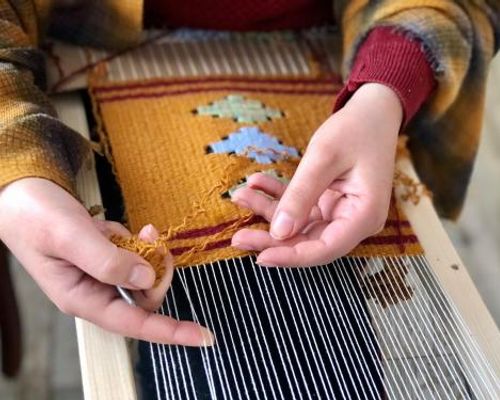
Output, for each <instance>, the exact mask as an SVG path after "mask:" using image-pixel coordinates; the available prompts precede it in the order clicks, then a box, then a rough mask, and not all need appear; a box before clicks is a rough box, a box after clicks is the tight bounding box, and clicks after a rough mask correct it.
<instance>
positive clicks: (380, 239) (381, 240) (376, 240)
mask: <svg viewBox="0 0 500 400" xmlns="http://www.w3.org/2000/svg"><path fill="white" fill-rule="evenodd" d="M413 243H418V238H417V237H416V236H415V235H401V236H398V235H388V236H372V237H369V238H367V239H365V240H363V241H362V242H361V245H371V244H373V245H388V244H394V245H399V244H413Z"/></svg>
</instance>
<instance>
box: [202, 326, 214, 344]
mask: <svg viewBox="0 0 500 400" xmlns="http://www.w3.org/2000/svg"><path fill="white" fill-rule="evenodd" d="M201 336H202V337H203V340H202V342H201V345H202V346H203V347H211V346H213V345H214V344H215V337H214V335H213V333H212V332H210V331H209V330H208V329H207V328H201Z"/></svg>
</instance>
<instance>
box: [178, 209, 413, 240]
mask: <svg viewBox="0 0 500 400" xmlns="http://www.w3.org/2000/svg"><path fill="white" fill-rule="evenodd" d="M237 221H238V220H237V219H233V220H231V221H227V222H223V223H221V224H218V225H213V226H205V227H203V228H195V229H189V230H187V231H182V232H179V233H177V234H176V235H175V236H174V237H173V238H172V239H171V240H182V239H193V238H197V237H202V236H210V235H214V234H216V233H219V232H221V231H223V230H224V229H225V228H226V227H228V226H230V225H232V224H234V223H236V222H237ZM263 222H267V221H266V220H265V219H264V218H262V217H260V216H258V215H254V216H253V217H252V218H250V219H249V220H248V221H246V222H244V223H242V224H241V225H240V226H242V227H244V226H249V225H253V224H259V223H263ZM385 226H386V227H397V226H404V227H409V226H410V223H409V222H408V221H398V220H387V222H386V223H385Z"/></svg>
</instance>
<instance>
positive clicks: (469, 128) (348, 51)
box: [335, 0, 500, 218]
mask: <svg viewBox="0 0 500 400" xmlns="http://www.w3.org/2000/svg"><path fill="white" fill-rule="evenodd" d="M335 9H336V16H337V18H338V20H339V24H340V25H341V28H342V41H343V74H344V76H348V75H349V71H350V70H351V68H352V66H353V63H354V60H355V59H356V54H357V52H358V49H360V48H361V45H362V44H363V42H364V41H365V39H366V38H367V37H368V35H369V34H370V32H371V31H372V30H374V29H375V28H377V27H383V26H387V27H390V28H391V29H392V30H393V31H396V32H399V33H401V34H402V35H406V36H408V37H409V38H411V39H413V40H414V41H417V42H418V43H420V45H421V48H422V51H423V52H424V54H425V56H426V58H427V61H428V62H429V64H430V66H431V68H432V71H433V74H434V77H435V80H436V82H437V84H436V88H435V90H434V91H433V92H432V94H431V95H430V97H429V98H428V99H427V101H426V102H425V103H424V104H423V106H422V107H421V108H420V110H419V111H418V113H417V114H416V115H415V117H414V118H413V119H412V121H411V122H410V123H409V125H408V126H407V128H406V129H405V132H406V133H407V134H408V136H409V142H408V147H409V150H410V152H411V155H412V158H413V162H414V165H415V167H416V170H417V172H418V174H419V176H420V179H421V180H422V181H423V182H424V183H425V184H426V185H427V186H428V187H429V188H430V189H431V190H432V192H433V194H434V196H433V200H434V205H435V206H436V209H437V211H438V212H439V214H440V215H441V216H443V217H448V218H456V217H457V216H458V215H459V213H460V210H461V208H462V205H463V202H464V199H465V195H466V192H467V186H468V182H469V180H470V176H471V174H472V169H473V165H474V159H475V156H476V154H477V149H478V145H479V139H480V132H481V125H482V119H483V111H484V100H485V91H486V80H487V75H488V67H489V63H490V61H491V59H492V58H493V55H494V54H495V52H496V50H497V49H498V46H499V39H500V1H498V0H454V1H453V0H380V1H368V0H349V1H348V0H339V1H336V2H335Z"/></svg>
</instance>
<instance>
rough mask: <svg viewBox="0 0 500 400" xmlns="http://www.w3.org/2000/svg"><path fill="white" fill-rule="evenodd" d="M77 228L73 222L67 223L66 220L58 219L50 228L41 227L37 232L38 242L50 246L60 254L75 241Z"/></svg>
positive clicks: (69, 249)
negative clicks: (38, 235)
mask: <svg viewBox="0 0 500 400" xmlns="http://www.w3.org/2000/svg"><path fill="white" fill-rule="evenodd" d="M76 231H77V228H76V227H75V226H74V224H71V223H67V222H66V221H64V220H63V221H60V222H59V223H58V224H56V225H54V226H53V227H52V228H50V229H43V230H41V231H40V232H39V234H40V235H44V237H40V239H39V240H40V243H41V244H42V245H45V246H47V247H49V248H51V249H52V250H53V251H54V252H55V253H56V254H58V255H60V254H63V253H65V252H67V251H71V249H72V248H73V247H74V246H75V244H76V243H77V242H76V241H75V239H76V237H77V232H76Z"/></svg>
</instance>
